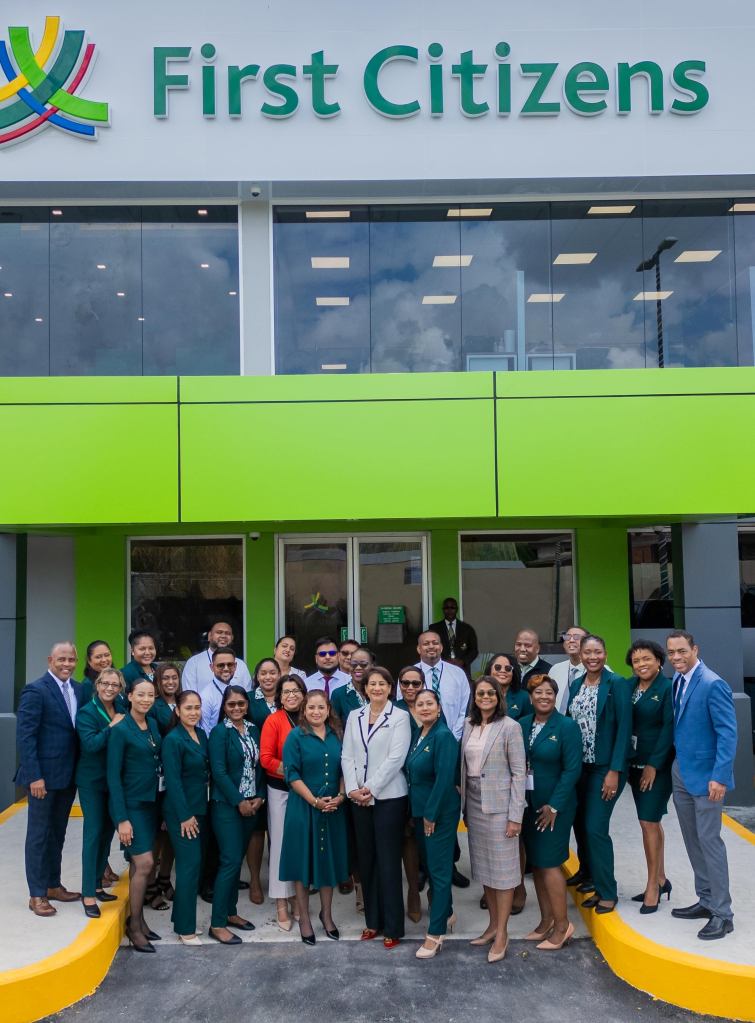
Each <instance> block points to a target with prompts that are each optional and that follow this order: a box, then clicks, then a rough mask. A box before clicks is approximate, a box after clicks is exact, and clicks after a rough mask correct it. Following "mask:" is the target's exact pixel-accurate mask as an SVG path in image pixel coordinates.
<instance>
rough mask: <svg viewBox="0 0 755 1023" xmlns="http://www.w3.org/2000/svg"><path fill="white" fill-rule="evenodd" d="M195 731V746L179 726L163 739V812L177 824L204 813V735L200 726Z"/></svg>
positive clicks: (206, 760)
mask: <svg viewBox="0 0 755 1023" xmlns="http://www.w3.org/2000/svg"><path fill="white" fill-rule="evenodd" d="M195 731H196V734H197V739H198V740H199V742H198V743H196V742H194V740H193V739H192V737H191V736H190V735H189V733H188V732H187V731H186V729H185V728H184V726H183V725H180V724H179V725H175V726H174V727H173V728H171V730H170V731H169V732H168V734H167V735H166V736H165V738H164V739H163V747H162V758H163V772H164V773H165V811H166V813H172V814H173V815H174V816H175V817H176V818H177V819H178V820H179V821H187V820H188V819H189V818H190V817H201V816H203V815H204V814H206V813H207V783H208V782H209V780H210V757H209V750H208V747H207V736H206V735H205V734H204V731H203V730H202V729H201V728H199V727H197V728H196V729H195Z"/></svg>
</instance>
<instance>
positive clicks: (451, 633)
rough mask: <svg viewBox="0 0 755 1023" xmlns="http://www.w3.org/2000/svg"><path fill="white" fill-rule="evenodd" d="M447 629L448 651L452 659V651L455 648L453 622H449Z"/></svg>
mask: <svg viewBox="0 0 755 1023" xmlns="http://www.w3.org/2000/svg"><path fill="white" fill-rule="evenodd" d="M447 628H448V649H449V650H450V651H451V656H452V657H453V655H454V650H455V648H456V629H455V628H454V623H453V622H449V623H448V626H447Z"/></svg>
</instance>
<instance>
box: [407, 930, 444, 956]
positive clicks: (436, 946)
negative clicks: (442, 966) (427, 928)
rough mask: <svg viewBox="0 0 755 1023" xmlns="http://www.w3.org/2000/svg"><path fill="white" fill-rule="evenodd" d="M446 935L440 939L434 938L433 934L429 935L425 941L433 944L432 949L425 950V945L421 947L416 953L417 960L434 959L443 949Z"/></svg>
mask: <svg viewBox="0 0 755 1023" xmlns="http://www.w3.org/2000/svg"><path fill="white" fill-rule="evenodd" d="M444 938H445V935H443V934H442V935H441V936H440V937H439V938H434V937H433V936H432V934H428V935H427V937H426V938H425V941H431V942H432V943H433V947H432V948H425V946H424V945H420V946H419V948H418V949H417V951H416V952H415V953H414V954H415V956H416V957H417V959H433V958H434V957H435V956H437V954H438V953H439V952H440V950H441V949H442V948H443V941H444Z"/></svg>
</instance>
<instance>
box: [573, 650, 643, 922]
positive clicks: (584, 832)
mask: <svg viewBox="0 0 755 1023" xmlns="http://www.w3.org/2000/svg"><path fill="white" fill-rule="evenodd" d="M580 655H581V657H582V663H583V664H584V666H585V674H584V675H583V676H582V677H581V678H577V679H575V680H574V681H573V682H572V685H571V689H570V692H569V706H568V710H567V713H568V714H569V716H570V717H572V718H573V719H574V720H575V721H576V722H577V724H578V725H579V728H580V732H581V733H582V775H581V777H580V780H579V784H578V786H577V812H576V815H575V818H574V834H575V836H576V839H577V854H578V856H579V871H578V873H577V874H575V875H574V876H573V877H571V878H569V883H571V884H576V885H577V891H578V892H593V893H594V894H592V895H591V896H590V898H588V899H586V900H585V901H584V902H583V903H582V905H583V906H585V907H586V908H588V909H594V910H595V912H596V913H610V912H612V911H613V909H614V908H615V906H616V902H617V900H618V897H619V896H618V891H617V888H616V878H615V877H614V859H613V842H612V841H611V835H610V832H609V829H610V824H611V814H612V813H613V809H614V807H615V806H616V800H617V798H618V797H619V796H620V795H621V793H622V790H623V788H624V786H625V785H626V781H627V760H628V757H629V748H630V739H631V737H632V704H631V702H630V689H629V683H628V682H627V680H626V679H625V678H623V677H622V676H621V675H616V674H614V673H613V672H611V671H609V670H608V669H607V668H606V666H605V664H606V645H605V642H604V640H603V639H601V637H600V636H583V637H582V641H581V644H580Z"/></svg>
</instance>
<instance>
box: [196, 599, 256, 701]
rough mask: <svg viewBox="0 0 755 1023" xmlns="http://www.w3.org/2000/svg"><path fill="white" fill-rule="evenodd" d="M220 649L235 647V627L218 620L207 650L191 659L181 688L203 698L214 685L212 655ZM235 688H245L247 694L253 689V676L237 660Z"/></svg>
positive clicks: (213, 626) (213, 628)
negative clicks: (206, 690) (206, 691)
mask: <svg viewBox="0 0 755 1023" xmlns="http://www.w3.org/2000/svg"><path fill="white" fill-rule="evenodd" d="M219 647H233V627H232V625H231V624H230V622H228V621H226V620H225V619H222V618H216V619H215V620H214V621H213V623H212V625H211V626H210V629H209V632H208V633H207V649H206V650H202V651H201V652H200V653H198V654H194V656H193V657H190V658H189V659H188V661H187V662H186V664H185V665H184V670H183V672H182V674H181V688H182V689H193V690H194V691H195V692H197V693H199V694H200V695H202V696H203V694H204V691H205V689H206V688H207V687H208V686H211V685H212V680H213V678H214V677H215V674H214V672H213V670H212V655H213V653H214V652H215V651H216V650H217V649H218V648H219ZM233 684H234V685H235V686H243V688H244V689H246V691H247V692H249V691H250V690H251V688H252V676H251V674H250V673H249V669H248V668H247V666H246V665H245V664H244V662H243V661H242V660H241V658H240V657H237V658H236V674H235V676H234V679H233Z"/></svg>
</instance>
